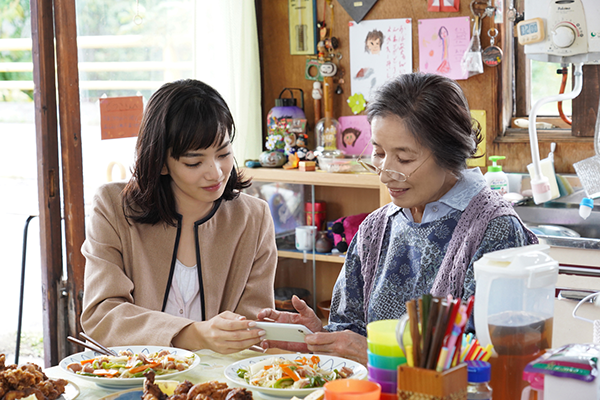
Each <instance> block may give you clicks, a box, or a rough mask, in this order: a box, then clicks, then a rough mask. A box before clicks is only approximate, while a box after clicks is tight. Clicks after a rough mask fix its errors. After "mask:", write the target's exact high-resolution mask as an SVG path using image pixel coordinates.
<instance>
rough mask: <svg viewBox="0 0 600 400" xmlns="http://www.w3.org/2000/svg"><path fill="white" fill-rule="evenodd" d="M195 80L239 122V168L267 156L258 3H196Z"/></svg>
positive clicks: (251, 0)
mask: <svg viewBox="0 0 600 400" xmlns="http://www.w3.org/2000/svg"><path fill="white" fill-rule="evenodd" d="M194 4H195V15H196V23H195V32H194V37H195V46H194V51H195V54H194V64H195V65H194V77H195V78H196V79H199V80H201V81H203V82H206V83H208V84H209V85H211V86H212V87H214V88H215V89H216V90H218V91H219V93H221V95H222V96H223V98H224V99H225V101H227V104H228V105H229V108H230V109H231V112H232V113H233V117H234V120H235V124H236V127H237V132H236V138H235V141H234V142H233V149H234V152H235V157H236V159H237V161H238V164H240V166H242V165H243V163H244V160H246V159H256V158H258V155H259V154H260V152H261V151H262V135H261V131H262V121H261V110H260V100H261V97H260V63H259V52H258V31H257V26H256V10H255V6H254V0H197V1H195V2H194Z"/></svg>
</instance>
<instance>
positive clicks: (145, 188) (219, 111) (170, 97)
mask: <svg viewBox="0 0 600 400" xmlns="http://www.w3.org/2000/svg"><path fill="white" fill-rule="evenodd" d="M226 136H229V139H230V140H231V141H232V142H233V139H234V137H235V124H234V122H233V117H232V115H231V112H230V110H229V107H228V106H227V104H226V103H225V100H223V98H222V97H221V95H220V94H219V93H218V92H217V91H216V90H215V89H213V88H212V87H211V86H209V85H207V84H205V83H203V82H200V81H198V80H194V79H185V80H179V81H175V82H170V83H166V84H164V85H163V86H161V87H160V89H158V90H157V91H156V92H155V93H154V94H153V95H152V97H150V100H149V101H148V104H147V107H146V111H145V112H144V116H143V118H142V122H141V125H140V131H139V136H138V140H137V144H136V160H135V166H134V169H133V174H132V177H131V180H130V181H129V183H128V184H127V186H126V187H125V189H124V191H123V209H124V212H125V215H126V216H127V218H128V219H130V220H132V221H135V222H139V223H147V224H156V223H158V222H161V221H162V222H165V223H167V224H170V225H175V221H176V220H177V218H178V217H177V209H176V204H175V196H174V195H173V191H172V189H171V176H170V175H162V174H161V171H162V169H163V166H164V165H165V163H166V162H167V157H169V150H170V151H171V152H170V156H171V157H173V158H175V159H176V160H179V157H181V156H182V155H183V154H185V153H186V152H187V151H188V150H199V149H206V148H208V147H211V146H213V145H219V144H221V143H222V142H223V140H224V139H225V137H226ZM249 186H250V181H249V180H244V178H243V176H242V175H241V174H240V173H239V172H238V171H237V170H236V168H235V166H234V167H233V169H232V170H231V175H230V177H229V180H228V181H227V184H226V186H225V192H224V193H223V195H222V196H221V199H223V200H233V199H235V198H236V197H237V196H239V190H241V189H244V188H247V187H249Z"/></svg>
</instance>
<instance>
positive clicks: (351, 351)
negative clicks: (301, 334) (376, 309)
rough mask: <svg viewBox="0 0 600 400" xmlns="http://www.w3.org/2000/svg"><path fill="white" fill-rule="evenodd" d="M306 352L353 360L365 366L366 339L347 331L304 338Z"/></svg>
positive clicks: (323, 333) (317, 334) (322, 333)
mask: <svg viewBox="0 0 600 400" xmlns="http://www.w3.org/2000/svg"><path fill="white" fill-rule="evenodd" d="M305 341H306V344H307V345H308V351H311V352H313V353H317V354H327V355H332V356H339V357H344V358H348V359H350V360H354V361H356V362H359V363H361V364H363V365H367V361H368V358H367V338H366V337H364V336H362V335H360V334H358V333H356V332H352V331H349V330H345V331H341V332H319V333H315V334H314V335H307V336H306V339H305Z"/></svg>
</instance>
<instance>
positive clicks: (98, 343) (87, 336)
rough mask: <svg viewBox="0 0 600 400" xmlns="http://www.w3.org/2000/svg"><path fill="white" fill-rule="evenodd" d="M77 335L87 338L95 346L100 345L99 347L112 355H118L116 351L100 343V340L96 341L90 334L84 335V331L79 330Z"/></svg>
mask: <svg viewBox="0 0 600 400" xmlns="http://www.w3.org/2000/svg"><path fill="white" fill-rule="evenodd" d="M79 336H81V337H82V338H84V339H87V340H88V341H90V342H92V343H94V344H95V345H96V346H98V347H100V348H101V349H103V350H106V351H107V352H108V353H110V355H112V356H118V355H119V354H118V353H117V352H116V351H114V350H111V349H109V348H108V347H105V346H103V345H102V344H100V342H98V341H96V340H95V339H93V338H92V337H91V336H89V335H86V334H85V333H84V332H79Z"/></svg>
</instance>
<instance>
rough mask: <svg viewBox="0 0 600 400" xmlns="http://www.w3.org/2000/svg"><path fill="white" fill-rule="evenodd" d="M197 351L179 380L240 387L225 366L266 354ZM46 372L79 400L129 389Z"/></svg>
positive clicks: (94, 399) (56, 368) (273, 351)
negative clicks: (197, 361) (193, 362)
mask: <svg viewBox="0 0 600 400" xmlns="http://www.w3.org/2000/svg"><path fill="white" fill-rule="evenodd" d="M195 353H196V355H198V356H199V357H200V364H199V365H198V366H197V367H195V368H193V369H191V370H189V371H186V372H184V373H182V374H180V375H178V376H177V377H176V380H177V381H180V382H183V381H184V380H188V381H190V382H192V383H194V384H196V383H203V382H208V381H219V382H224V383H227V385H228V386H229V387H240V386H238V385H236V384H235V383H233V382H231V381H229V380H227V379H226V378H225V375H224V370H225V368H226V367H227V366H228V365H230V364H232V363H235V362H238V361H241V360H244V359H248V358H253V357H257V356H263V355H264V354H263V353H262V352H257V351H253V350H243V351H240V352H238V353H233V354H219V353H215V352H213V351H211V350H198V351H195ZM267 353H268V354H280V353H286V352H284V351H281V350H276V349H271V350H269V351H268V352H267ZM288 353H289V352H288ZM44 372H45V374H46V375H47V376H48V377H49V378H62V379H66V380H67V381H69V382H70V383H71V384H72V385H73V386H75V388H76V389H78V391H79V394H78V395H77V396H76V397H75V398H76V399H77V400H99V399H105V398H107V399H108V398H110V397H111V395H113V394H115V393H119V392H122V391H123V390H128V389H111V388H106V387H101V386H98V385H96V384H95V383H93V382H90V381H86V380H84V379H81V378H79V377H77V376H76V375H74V374H71V373H69V372H67V371H65V370H63V369H62V368H61V367H60V366H53V367H49V368H46V369H44ZM138 389H139V388H138ZM253 397H254V398H258V399H261V398H263V397H261V396H260V393H257V392H256V391H254V392H253ZM290 397H291V396H290ZM67 400H72V398H71V397H69V398H67ZM282 400H284V398H282Z"/></svg>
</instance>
